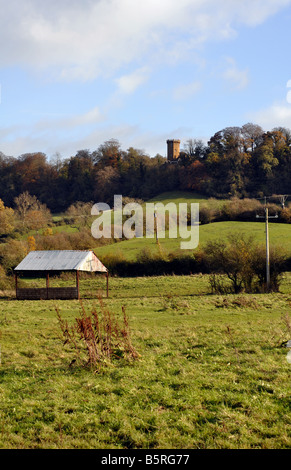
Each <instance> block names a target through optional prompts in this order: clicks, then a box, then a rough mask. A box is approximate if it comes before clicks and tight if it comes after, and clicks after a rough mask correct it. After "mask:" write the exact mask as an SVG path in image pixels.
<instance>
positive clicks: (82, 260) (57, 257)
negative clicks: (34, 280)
mask: <svg viewBox="0 0 291 470" xmlns="http://www.w3.org/2000/svg"><path fill="white" fill-rule="evenodd" d="M14 271H89V272H107V268H105V266H104V265H103V264H102V263H101V261H100V260H99V259H98V258H97V256H96V255H95V253H94V252H93V251H77V250H48V251H30V253H28V255H27V256H26V257H25V258H24V259H23V260H22V261H21V263H19V265H18V266H16V268H15V270H14Z"/></svg>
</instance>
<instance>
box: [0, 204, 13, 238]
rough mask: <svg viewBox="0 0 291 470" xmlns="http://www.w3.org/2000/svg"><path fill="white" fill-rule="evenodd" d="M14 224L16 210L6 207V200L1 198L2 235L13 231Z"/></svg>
mask: <svg viewBox="0 0 291 470" xmlns="http://www.w3.org/2000/svg"><path fill="white" fill-rule="evenodd" d="M14 225H15V215H14V210H13V209H11V208H10V207H5V205H4V202H3V201H2V199H0V237H1V236H3V235H8V234H9V233H11V232H12V231H13V229H14Z"/></svg>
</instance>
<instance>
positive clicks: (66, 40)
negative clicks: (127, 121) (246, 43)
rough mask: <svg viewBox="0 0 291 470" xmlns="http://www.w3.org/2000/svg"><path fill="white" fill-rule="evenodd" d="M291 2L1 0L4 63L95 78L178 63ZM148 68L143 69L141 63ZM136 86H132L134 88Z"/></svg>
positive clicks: (0, 51) (0, 52)
mask: <svg viewBox="0 0 291 470" xmlns="http://www.w3.org/2000/svg"><path fill="white" fill-rule="evenodd" d="M290 3H291V0H159V1H158V2H157V1H156V0H147V1H146V2H137V1H136V0H82V2H80V1H77V0H71V1H69V0H58V1H56V0H50V2H47V1H45V0H22V1H19V0H10V1H9V2H7V1H6V0H0V7H1V12H2V14H1V17H0V56H1V65H2V67H3V66H7V65H18V66H19V65H20V66H25V67H32V68H34V69H36V70H44V71H46V73H48V69H49V75H50V76H51V77H53V78H58V79H63V80H76V79H79V80H80V79H81V80H89V79H93V78H96V77H97V76H99V75H101V74H102V75H104V76H108V75H113V74H116V72H117V71H118V70H119V68H120V67H121V66H124V65H128V64H130V63H133V62H137V63H139V64H145V65H148V64H150V63H151V62H152V61H154V62H155V63H159V62H162V61H165V60H167V61H169V60H170V61H177V60H180V59H181V58H182V59H185V56H187V54H190V53H191V51H193V50H195V49H196V48H197V47H199V46H200V45H201V44H203V43H205V42H206V41H208V40H220V39H227V38H229V37H232V36H233V35H234V34H235V31H236V27H237V26H238V25H239V24H246V25H248V26H255V25H257V24H259V23H261V22H263V21H264V20H266V18H268V17H269V16H270V15H272V14H274V13H276V11H278V10H279V9H281V8H283V7H284V6H286V5H288V4H290ZM142 66H143V65H142ZM128 86H129V85H128Z"/></svg>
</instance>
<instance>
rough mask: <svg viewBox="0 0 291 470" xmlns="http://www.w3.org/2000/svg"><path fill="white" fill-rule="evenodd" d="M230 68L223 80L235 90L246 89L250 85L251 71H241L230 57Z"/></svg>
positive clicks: (227, 69) (224, 74)
mask: <svg viewBox="0 0 291 470" xmlns="http://www.w3.org/2000/svg"><path fill="white" fill-rule="evenodd" d="M226 60H227V63H228V66H227V68H226V70H225V71H224V73H223V78H224V79H225V80H227V81H228V83H229V84H230V86H231V87H232V88H233V89H235V90H242V89H243V88H246V86H247V85H248V83H249V71H248V69H243V70H240V69H239V68H238V67H237V65H236V62H235V60H234V59H232V58H230V57H228V58H227V59H226Z"/></svg>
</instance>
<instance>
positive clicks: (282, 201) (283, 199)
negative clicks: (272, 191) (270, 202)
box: [279, 194, 289, 209]
mask: <svg viewBox="0 0 291 470" xmlns="http://www.w3.org/2000/svg"><path fill="white" fill-rule="evenodd" d="M288 196H289V194H282V195H280V196H279V198H280V201H281V206H282V209H285V202H286V200H287V199H288Z"/></svg>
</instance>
